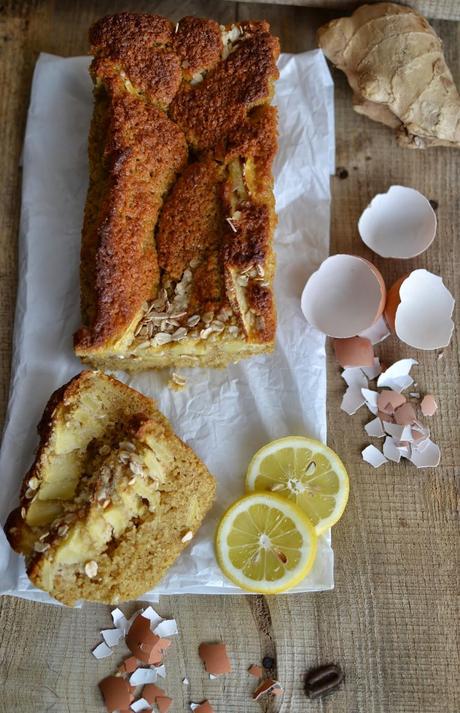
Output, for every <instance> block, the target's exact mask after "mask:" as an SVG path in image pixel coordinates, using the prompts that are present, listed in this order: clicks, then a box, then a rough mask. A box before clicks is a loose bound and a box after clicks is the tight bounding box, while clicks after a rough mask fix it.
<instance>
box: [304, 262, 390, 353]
mask: <svg viewBox="0 0 460 713" xmlns="http://www.w3.org/2000/svg"><path fill="white" fill-rule="evenodd" d="M385 297H386V288H385V283H384V281H383V277H382V275H381V274H380V272H379V271H378V270H377V268H376V267H375V266H374V265H372V264H371V263H370V262H368V260H365V259H364V258H361V257H357V256H355V255H340V254H339V255H332V256H331V257H328V258H327V259H326V260H324V262H323V263H321V265H320V267H319V268H318V270H317V271H316V272H314V273H313V275H311V276H310V278H309V280H308V281H307V284H306V285H305V287H304V290H303V293H302V300H301V307H302V312H303V314H304V316H305V319H306V320H307V322H309V324H311V325H312V326H313V327H316V329H319V330H320V331H321V332H323V333H324V334H327V335H328V336H329V337H336V338H339V339H343V338H347V337H355V336H356V335H357V334H359V333H360V332H362V331H363V330H365V329H368V328H369V327H370V326H371V325H372V324H374V323H375V322H376V321H377V320H378V319H379V317H380V315H381V314H382V312H383V308H384V306H385Z"/></svg>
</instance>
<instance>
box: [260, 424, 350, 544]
mask: <svg viewBox="0 0 460 713" xmlns="http://www.w3.org/2000/svg"><path fill="white" fill-rule="evenodd" d="M246 490H247V491H248V492H252V491H254V490H256V491H261V490H262V491H269V492H272V493H276V494H277V495H281V496H282V497H283V498H287V499H288V500H291V501H293V502H295V503H297V505H298V506H299V507H300V508H301V509H302V510H303V511H304V513H305V514H306V515H307V516H308V517H309V519H310V520H311V521H312V523H313V524H314V526H315V529H316V532H317V534H318V535H320V534H321V533H322V532H324V531H325V530H327V529H328V528H329V527H332V525H335V523H336V522H337V521H338V520H340V518H341V517H342V514H343V511H344V510H345V506H346V504H347V501H348V493H349V482H348V474H347V471H346V470H345V466H344V465H343V463H342V461H341V460H340V458H339V457H338V456H337V454H336V453H334V451H332V450H331V449H330V448H328V447H327V446H325V445H324V443H321V442H320V441H316V440H314V439H313V438H304V437H302V436H288V437H287V438H279V439H278V440H277V441H272V442H271V443H268V444H267V445H266V446H264V447H263V448H261V449H260V450H259V451H257V453H256V454H255V456H254V457H253V459H252V461H251V462H250V464H249V468H248V472H247V475H246Z"/></svg>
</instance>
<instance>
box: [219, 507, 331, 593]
mask: <svg viewBox="0 0 460 713" xmlns="http://www.w3.org/2000/svg"><path fill="white" fill-rule="evenodd" d="M316 547H317V536H316V532H315V529H314V527H313V525H312V524H311V522H310V521H309V520H308V518H307V517H306V515H305V513H303V512H302V510H301V509H300V508H298V507H297V505H295V504H294V503H290V502H289V501H288V500H285V499H284V498H280V497H279V496H278V495H272V494H269V493H254V494H252V495H246V496H245V497H243V498H240V500H237V501H236V502H235V503H233V505H232V506H231V507H230V508H229V509H228V510H227V512H226V513H225V514H224V516H223V518H222V520H221V521H220V523H219V527H218V528H217V533H216V554H217V561H218V562H219V565H220V567H221V568H222V570H223V572H224V573H225V574H226V576H227V577H228V578H229V579H230V580H231V581H232V582H233V583H234V584H237V585H238V586H239V587H241V588H242V589H245V590H247V591H249V592H260V593H262V594H276V593H277V592H284V591H285V590H286V589H289V588H290V587H294V586H295V585H296V584H298V583H299V582H300V581H301V580H302V579H304V577H305V576H306V575H307V574H308V572H309V571H310V570H311V568H312V566H313V562H314V561H315V557H316Z"/></svg>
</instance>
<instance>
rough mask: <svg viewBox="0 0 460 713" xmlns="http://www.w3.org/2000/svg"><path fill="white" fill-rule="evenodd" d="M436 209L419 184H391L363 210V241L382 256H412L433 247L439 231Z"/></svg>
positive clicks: (361, 221) (360, 229)
mask: <svg viewBox="0 0 460 713" xmlns="http://www.w3.org/2000/svg"><path fill="white" fill-rule="evenodd" d="M436 225H437V221H436V213H435V212H434V210H433V208H432V207H431V205H430V202H429V200H428V199H427V198H425V196H424V195H423V194H422V193H419V191H416V190H415V188H408V187H407V186H391V187H390V189H389V190H388V191H387V193H379V194H378V195H376V196H375V198H373V199H372V201H371V202H370V203H369V205H368V206H367V208H366V209H365V210H364V212H363V213H362V214H361V217H360V219H359V221H358V230H359V234H360V236H361V239H362V241H363V242H364V243H365V244H366V245H367V247H368V248H370V249H371V250H373V251H374V252H375V253H377V255H380V256H381V257H391V258H400V259H408V258H412V257H416V255H420V254H421V253H423V252H424V251H425V250H427V249H428V248H429V246H430V245H431V243H432V242H433V240H434V237H435V235H436Z"/></svg>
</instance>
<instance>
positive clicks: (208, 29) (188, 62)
mask: <svg viewBox="0 0 460 713" xmlns="http://www.w3.org/2000/svg"><path fill="white" fill-rule="evenodd" d="M173 47H174V51H175V52H176V54H177V56H178V57H179V60H180V63H181V67H182V70H183V73H184V77H185V78H186V79H189V78H191V77H193V75H194V74H196V73H197V72H202V71H204V70H209V69H211V68H212V67H215V65H216V64H217V63H218V62H219V60H220V56H221V54H222V49H223V43H222V37H221V33H220V28H219V25H218V23H217V22H214V20H204V19H203V18H201V17H183V18H182V19H181V20H180V22H178V23H177V25H176V27H175V30H174V35H173Z"/></svg>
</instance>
